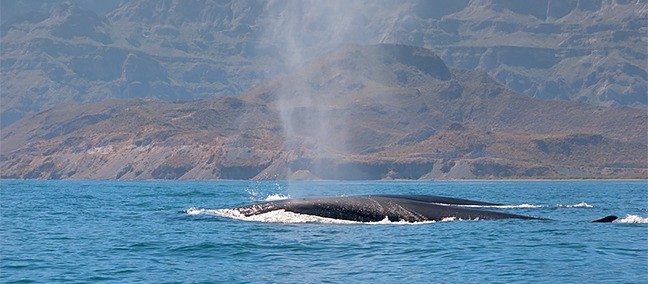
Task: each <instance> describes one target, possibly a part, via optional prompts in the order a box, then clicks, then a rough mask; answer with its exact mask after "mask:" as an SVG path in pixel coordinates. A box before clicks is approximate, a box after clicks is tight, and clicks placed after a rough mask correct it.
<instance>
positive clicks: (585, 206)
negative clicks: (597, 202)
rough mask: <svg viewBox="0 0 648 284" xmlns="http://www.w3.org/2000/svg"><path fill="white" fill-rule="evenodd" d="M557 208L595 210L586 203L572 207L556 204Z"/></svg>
mask: <svg viewBox="0 0 648 284" xmlns="http://www.w3.org/2000/svg"><path fill="white" fill-rule="evenodd" d="M556 207H558V208H594V206H593V205H589V204H587V203H586V202H581V203H578V204H572V205H563V204H556Z"/></svg>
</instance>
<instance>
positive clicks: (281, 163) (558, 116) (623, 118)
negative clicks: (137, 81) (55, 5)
mask: <svg viewBox="0 0 648 284" xmlns="http://www.w3.org/2000/svg"><path fill="white" fill-rule="evenodd" d="M647 130H648V114H647V113H646V112H645V111H644V110H641V109H636V108H618V107H601V106H592V105H588V104H583V103H579V102H566V101H546V100H538V99H534V98H531V97H529V96H525V95H521V94H518V93H516V92H514V91H512V90H510V89H508V88H507V87H506V86H505V85H503V84H501V83H498V82H497V81H496V80H495V79H493V78H492V77H491V76H489V75H488V74H486V73H484V72H481V71H471V70H465V69H457V68H453V67H449V66H447V65H446V64H445V63H444V62H443V61H442V59H441V58H440V57H439V56H437V55H436V54H435V53H434V52H433V51H432V50H430V49H424V48H419V47H412V46H405V45H394V44H383V45H373V46H364V45H350V46H347V47H345V48H342V49H339V50H338V51H335V52H333V53H329V54H326V55H325V56H322V57H320V58H319V59H316V60H313V61H312V62H311V63H310V64H309V65H307V66H306V67H304V68H302V69H299V70H298V71H296V72H294V73H292V74H291V75H286V76H282V77H277V78H275V79H273V80H269V81H266V82H265V83H263V84H260V85H258V86H257V87H255V88H253V89H251V90H250V91H248V92H246V93H245V94H244V95H242V96H240V97H238V98H235V97H225V96H221V97H217V98H212V99H207V100H201V101H194V102H162V101H158V100H150V99H148V100H144V99H131V100H112V101H105V102H101V103H91V104H76V105H69V106H60V107H55V108H52V109H49V110H46V111H42V112H39V113H36V114H30V115H28V116H26V117H25V118H23V119H22V120H20V121H18V122H16V123H14V124H12V125H10V126H8V127H7V128H5V129H3V131H2V135H1V137H0V145H1V147H0V175H1V177H2V178H72V179H152V178H153V179H284V178H291V179H444V178H491V177H562V176H572V177H578V176H609V177H619V176H640V177H648V165H647V164H646V161H648V152H647V151H646V149H647V148H648V145H647V144H646V143H647V141H646V135H647V134H646V133H647Z"/></svg>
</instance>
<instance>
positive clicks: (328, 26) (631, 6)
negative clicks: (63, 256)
mask: <svg viewBox="0 0 648 284" xmlns="http://www.w3.org/2000/svg"><path fill="white" fill-rule="evenodd" d="M0 5H1V7H0V8H1V9H0V11H1V13H2V14H1V15H0V20H1V24H0V28H1V29H0V44H1V45H2V48H1V49H0V70H1V74H2V76H1V78H0V94H1V95H2V103H1V104H0V127H2V128H4V127H6V126H8V125H10V124H12V123H13V122H15V121H17V120H18V119H20V118H21V117H23V116H24V115H26V114H28V113H31V112H39V111H41V110H44V109H47V108H49V107H52V106H56V105H58V104H61V103H63V104H69V103H88V102H97V101H103V100H108V99H114V98H156V99H161V100H165V101H178V100H195V99H207V98H213V97H215V96H237V95H240V94H242V93H245V92H247V91H248V90H249V89H250V88H251V87H253V86H255V85H256V84H258V83H259V82H261V81H265V80H267V79H271V78H274V77H275V76H278V75H286V74H288V73H290V72H292V71H294V70H298V69H300V68H301V67H302V66H303V65H304V64H305V62H309V61H312V60H315V59H316V58H318V57H319V56H321V55H322V54H324V53H328V52H331V51H333V50H337V49H338V48H340V47H342V46H346V45H348V44H377V43H396V44H407V45H412V46H419V47H426V48H428V49H432V50H434V51H435V52H436V53H437V54H438V55H439V56H440V57H441V58H442V59H443V60H444V61H445V62H446V64H448V66H450V67H455V68H463V69H476V70H483V71H486V72H487V73H488V74H490V75H491V76H492V77H494V78H495V79H496V80H497V81H498V82H500V83H502V84H504V85H505V86H507V87H509V88H511V89H512V90H514V91H517V92H520V93H522V94H526V95H528V96H531V97H535V98H541V99H551V100H553V99H560V100H572V101H580V102H585V103H589V104H591V105H598V106H607V105H614V106H634V107H639V108H645V107H646V105H647V103H648V102H647V100H648V98H647V96H646V93H647V91H648V90H647V89H646V84H647V81H646V80H647V70H648V67H647V66H646V42H648V40H647V37H646V35H647V34H648V22H647V21H648V20H647V19H648V3H646V1H642V0H564V1H554V0H539V1H510V0H487V1H468V0H444V1H426V0H420V1H407V2H403V1H389V0H388V1H368V2H367V1H197V0H196V1H194V0H182V1H181V0H171V1H158V0H137V1H119V0H102V1H98V0H79V1H71V2H68V1H63V0H60V1H56V0H55V1H30V0H15V1H2V2H0Z"/></svg>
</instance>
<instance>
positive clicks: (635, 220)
mask: <svg viewBox="0 0 648 284" xmlns="http://www.w3.org/2000/svg"><path fill="white" fill-rule="evenodd" d="M616 222H617V223H622V224H648V217H641V216H639V215H630V214H628V215H626V216H625V217H623V218H621V219H619V220H616Z"/></svg>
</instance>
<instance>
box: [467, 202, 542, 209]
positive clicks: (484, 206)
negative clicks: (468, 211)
mask: <svg viewBox="0 0 648 284" xmlns="http://www.w3.org/2000/svg"><path fill="white" fill-rule="evenodd" d="M459 207H470V208H502V209H509V208H542V207H543V206H542V205H534V204H527V203H524V204H519V205H459Z"/></svg>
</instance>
